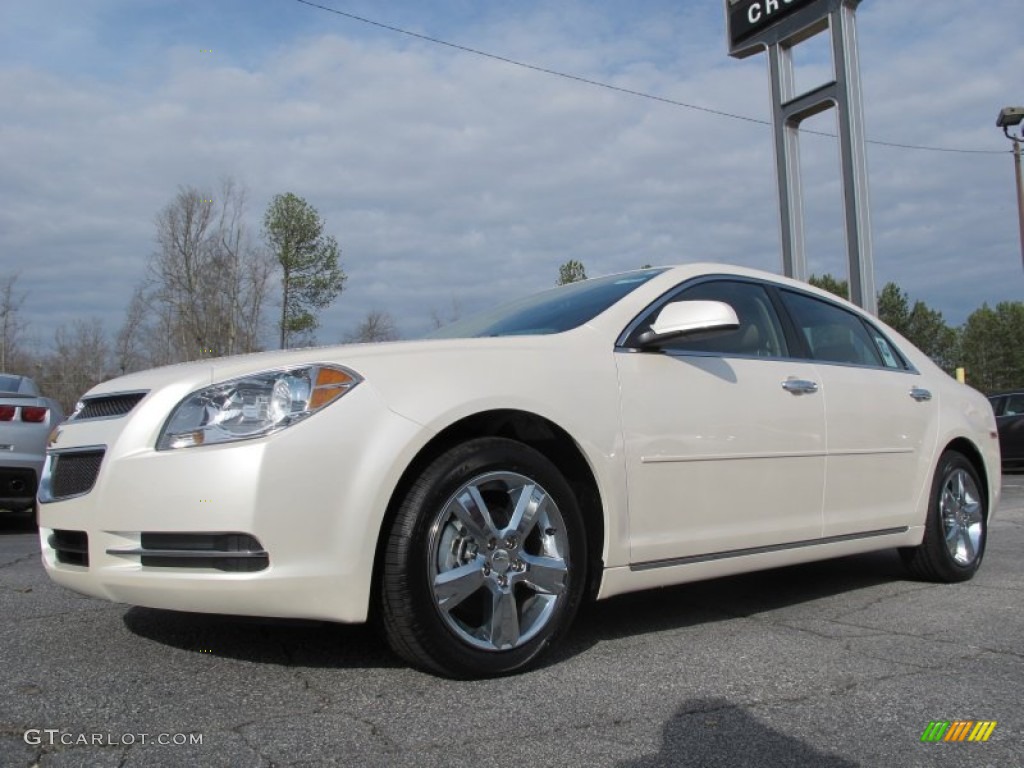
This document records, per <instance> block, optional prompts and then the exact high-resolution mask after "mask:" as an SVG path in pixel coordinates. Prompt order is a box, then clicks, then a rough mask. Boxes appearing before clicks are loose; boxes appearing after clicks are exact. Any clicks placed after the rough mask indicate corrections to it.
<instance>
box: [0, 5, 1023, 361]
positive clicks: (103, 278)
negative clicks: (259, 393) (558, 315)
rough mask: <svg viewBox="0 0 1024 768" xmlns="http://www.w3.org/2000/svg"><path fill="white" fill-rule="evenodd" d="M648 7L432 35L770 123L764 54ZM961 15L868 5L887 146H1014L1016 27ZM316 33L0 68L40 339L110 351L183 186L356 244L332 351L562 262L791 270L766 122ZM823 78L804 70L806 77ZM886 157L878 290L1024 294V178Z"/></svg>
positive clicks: (827, 246) (871, 127)
mask: <svg viewBox="0 0 1024 768" xmlns="http://www.w3.org/2000/svg"><path fill="white" fill-rule="evenodd" d="M652 5H653V6H655V7H654V9H652V12H651V13H649V14H648V15H647V16H646V17H644V18H642V19H631V20H629V21H628V23H624V22H623V20H622V19H621V18H619V17H616V18H614V19H613V18H611V16H610V15H609V14H610V11H607V9H604V8H601V7H600V6H598V8H597V9H595V8H592V7H587V6H584V5H581V4H569V5H561V4H560V5H557V6H556V5H553V4H549V5H543V4H541V5H540V6H539V7H536V8H534V9H533V10H532V11H531V12H529V13H520V14H514V13H513V12H512V11H511V10H509V11H507V12H500V13H499V12H498V11H496V10H493V9H491V10H490V11H489V12H488V13H486V14H483V16H482V17H476V18H475V19H474V23H473V25H472V26H470V27H461V28H455V29H446V28H440V29H434V28H431V29H424V30H423V31H425V32H427V33H429V34H434V35H437V36H440V37H452V38H454V39H457V40H458V41H459V42H463V43H467V44H470V45H474V46H477V47H482V48H486V49H488V50H494V51H495V52H496V53H500V54H502V55H508V56H512V57H515V58H521V59H525V60H528V61H530V62H532V63H536V64H538V65H540V66H545V67H551V68H555V69H563V70H566V71H570V72H573V73H576V74H579V75H582V76H584V77H590V78H594V79H603V80H607V81H609V82H612V83H614V84H616V85H618V86H620V87H625V88H631V89H636V90H641V91H647V92H651V93H654V94H656V95H660V96H663V97H666V98H672V99H676V100H680V101H685V102H688V103H695V104H700V105H706V106H709V107H713V108H717V109H724V110H728V111H734V112H737V113H742V114H745V115H750V116H753V117H757V118H762V119H763V118H766V117H767V116H768V97H767V88H768V83H767V73H766V66H765V62H764V61H763V57H755V58H754V59H751V60H748V61H744V62H735V61H732V60H730V59H728V57H727V56H726V54H725V43H724V32H723V31H722V29H721V26H720V25H721V23H722V20H721V17H720V16H721V14H720V9H716V13H709V12H707V11H706V10H704V9H697V8H696V7H695V6H693V5H692V4H684V6H683V7H682V9H679V8H678V6H675V5H671V6H670V5H669V4H667V3H666V4H662V3H653V4H652ZM962 7H963V6H962V4H959V3H957V4H954V3H951V2H948V1H945V2H935V1H932V2H924V1H923V0H901V2H899V3H895V4H894V3H870V4H865V5H864V6H862V8H861V10H860V11H859V14H858V18H859V21H860V31H861V35H860V39H861V49H862V59H863V61H862V64H863V69H864V76H865V93H866V117H867V123H868V131H869V134H870V135H871V136H872V137H874V138H877V139H883V140H888V141H898V142H910V143H922V144H929V145H931V144H935V145H938V144H942V145H952V146H962V147H974V148H988V149H999V150H1002V149H1008V148H1009V144H1008V142H1006V141H1005V139H1003V138H1002V137H1001V136H999V134H998V132H997V130H996V129H995V127H994V124H993V121H994V118H995V114H996V112H997V111H998V109H999V107H1001V106H1004V102H1006V103H1009V102H1013V101H1014V100H1016V101H1018V102H1019V101H1021V98H1022V96H1021V94H1020V91H1019V87H1018V86H1017V82H1018V78H1017V76H1016V74H1015V73H1019V72H1020V71H1021V69H1022V67H1021V65H1022V64H1024V51H1022V48H1021V43H1020V41H1019V40H1018V39H1017V38H1018V37H1019V36H1018V35H1016V34H1015V30H1014V29H1013V28H1012V25H1007V24H1005V18H1006V17H1008V16H1010V15H1011V14H1012V13H1014V12H1015V11H1016V7H1015V4H1013V3H1011V2H1009V0H1000V1H999V2H995V1H994V2H991V3H988V4H986V6H985V9H984V10H980V9H972V12H971V14H970V15H966V14H964V13H963V12H962V11H961V10H959V9H962ZM302 10H303V11H309V9H302ZM506 14H507V15H506ZM323 15H324V17H325V18H323V19H321V20H320V21H319V22H317V24H316V26H317V27H318V28H319V29H321V30H323V31H322V32H321V33H318V34H310V33H309V32H308V30H306V31H303V32H302V33H301V34H300V33H294V34H293V35H292V36H291V37H287V36H286V37H285V38H282V39H279V40H277V41H276V42H275V43H273V44H272V45H270V44H267V43H265V42H261V43H259V45H258V46H257V47H255V48H253V47H252V46H253V45H254V44H252V43H251V42H250V43H249V47H246V48H245V50H244V51H242V48H243V47H244V46H245V45H246V40H245V39H243V37H242V35H240V34H238V35H237V36H235V37H233V33H232V27H231V25H230V21H231V19H230V15H227V14H226V15H224V16H223V17H222V18H221V21H222V22H223V24H224V26H223V28H220V29H216V30H209V29H207V30H205V32H204V34H205V35H206V36H207V37H208V38H210V39H216V40H217V43H216V44H215V53H214V55H212V56H210V55H207V56H205V58H204V55H202V54H200V53H199V52H198V49H196V48H195V46H194V45H192V44H191V40H190V41H188V42H176V43H173V44H171V45H164V46H163V47H162V48H159V49H157V50H156V51H155V52H154V53H152V54H151V55H152V56H153V58H148V59H146V60H140V61H137V62H135V63H134V64H133V65H132V66H131V67H125V68H124V70H123V71H124V72H125V73H128V74H124V75H122V76H118V77H115V78H110V77H109V76H107V75H105V74H104V72H106V71H107V68H106V67H105V68H104V72H100V73H93V72H91V71H90V68H89V66H88V62H84V63H83V66H82V68H81V71H80V72H77V73H68V72H59V73H57V72H52V71H49V70H47V69H46V68H45V66H44V65H43V64H42V63H41V61H40V60H38V59H36V58H33V57H31V56H28V55H27V54H26V52H25V51H24V50H22V51H21V53H20V54H19V56H20V58H19V59H16V60H11V59H9V58H7V59H2V60H0V100H2V103H4V104H5V105H7V111H8V113H9V115H10V117H9V119H5V120H4V121H3V123H0V146H3V147H4V153H3V155H2V156H0V199H2V201H3V206H2V208H0V272H10V271H14V270H20V271H21V273H22V284H23V286H24V287H26V288H28V289H29V290H30V292H31V296H30V299H29V301H28V302H27V303H26V307H25V309H26V314H27V317H28V319H29V320H30V321H31V323H32V324H33V325H34V326H35V327H36V328H37V331H39V332H40V335H41V336H42V337H43V338H45V337H48V336H49V335H50V334H52V329H53V327H55V325H56V324H57V323H59V322H64V321H67V320H70V319H72V318H75V317H80V316H87V315H96V316H100V317H102V318H103V319H104V321H105V324H106V327H107V328H108V330H113V329H115V328H116V327H117V325H118V324H119V322H120V318H121V312H122V310H123V306H124V305H125V304H126V303H127V301H128V298H129V295H130V291H131V288H132V286H133V285H134V284H135V283H136V282H137V281H138V280H139V279H141V278H142V276H143V274H144V270H145V261H146V257H147V256H148V255H149V253H150V252H151V251H152V249H153V231H154V228H153V218H154V216H155V214H156V213H157V211H158V210H159V209H160V208H161V207H162V206H163V205H165V204H166V203H167V202H169V201H170V199H171V198H172V197H173V195H174V194H175V191H176V189H177V187H178V186H179V185H186V184H194V185H197V186H205V187H208V188H210V189H215V188H216V186H217V182H218V178H219V177H220V176H222V175H225V174H231V175H234V176H236V177H237V178H238V179H239V180H241V181H243V182H245V183H246V184H247V185H248V186H249V189H250V198H251V210H250V214H251V221H252V224H253V226H254V227H258V225H259V221H260V219H261V216H262V212H263V209H264V208H265V206H266V205H267V203H268V202H269V200H270V198H271V197H272V196H273V195H274V194H277V193H280V192H285V191H291V192H295V193H296V194H299V195H302V196H303V197H305V198H306V199H307V200H308V201H309V202H310V203H312V204H313V205H314V206H316V207H317V208H318V209H319V211H320V212H321V214H322V215H323V217H324V218H325V220H326V222H327V225H328V229H329V231H331V232H332V233H333V234H335V235H336V236H337V238H338V240H339V242H340V243H341V246H342V249H343V254H342V258H343V265H344V267H345V269H346V271H347V272H348V273H349V275H350V281H349V286H348V288H347V290H346V292H345V293H344V294H343V296H342V297H341V299H340V301H339V302H338V304H337V306H336V307H335V308H332V309H331V310H330V311H329V312H327V313H326V314H325V316H324V327H323V329H322V331H321V333H320V338H321V340H322V341H333V340H336V339H338V338H340V337H341V336H342V335H343V334H344V333H345V332H346V331H347V330H349V329H350V328H351V327H352V326H353V325H355V323H356V322H357V321H358V320H359V319H360V318H361V316H362V315H364V314H365V312H366V311H367V310H368V309H370V308H380V309H385V310H388V311H390V312H391V313H392V314H393V315H394V316H395V317H396V319H397V321H398V324H399V326H400V327H401V328H402V330H403V331H405V332H406V333H415V332H419V331H422V330H425V329H426V328H427V327H428V326H429V317H430V311H431V309H432V308H434V309H437V310H439V311H441V312H444V311H446V310H447V309H448V307H449V306H450V304H451V300H452V297H453V296H454V297H458V298H459V300H460V302H461V303H462V305H463V307H464V308H465V309H467V310H469V309H473V308H479V307H483V306H486V305H489V304H491V303H493V302H495V301H497V300H500V299H502V298H506V297H512V296H516V295H520V294H523V293H526V292H529V291H531V290H534V289H536V288H539V287H544V286H547V285H550V284H552V283H553V282H554V280H555V278H556V276H557V267H558V265H559V264H560V263H561V262H563V261H565V260H566V259H569V258H576V259H580V260H582V261H583V262H584V263H585V264H586V265H587V267H588V271H589V272H590V273H591V274H598V273H601V272H606V271H612V270H618V269H628V268H632V267H635V266H638V265H640V264H641V263H645V262H650V263H656V264H657V263H671V262H677V261H684V260H694V259H700V260H704V259H712V260H720V261H731V262H737V263H743V264H748V265H752V266H758V267H762V268H766V269H770V270H778V269H779V268H780V266H779V265H780V260H779V255H778V253H779V245H778V222H777V202H776V198H775V181H774V161H773V158H772V153H771V132H770V129H769V128H768V127H766V126H759V125H756V124H751V123H745V122H739V121H732V120H727V119H724V118H721V117H715V116H711V115H707V114H704V113H701V112H695V111H692V110H687V109H683V108H679V107H674V106H671V105H667V104H663V103H658V102H656V101H652V100H646V99H641V98H637V97H634V96H628V95H625V94H621V93H615V92H612V91H609V90H605V89H600V88H597V87H594V86H588V85H585V84H582V83H577V82H572V81H569V80H565V79H561V78H557V77H553V76H550V75H544V74H541V73H537V72H533V71H529V70H524V69H521V68H516V67H513V66H510V65H508V64H504V63H501V62H497V61H494V60H489V59H483V58H479V57H474V56H472V55H469V54H466V53H460V52H457V51H453V50H451V49H448V48H444V47H440V46H432V45H429V44H427V43H423V42H417V41H410V40H408V39H405V38H402V37H399V36H392V35H384V34H378V33H374V34H369V35H366V36H363V35H362V34H361V31H360V27H359V26H358V25H357V24H354V23H353V22H344V23H341V22H340V21H339V20H338V19H336V18H334V17H332V16H330V15H328V14H323ZM449 18H450V17H449ZM392 21H395V20H394V19H392ZM80 23H82V24H90V23H92V24H99V23H100V22H99V21H96V20H95V19H93V20H89V19H83V20H82V21H81V22H80ZM399 23H400V22H399ZM449 23H453V22H450V21H449ZM421 28H422V27H421ZM272 31H273V30H269V31H267V30H265V32H266V33H267V35H268V36H269V33H270V32H272ZM123 32H124V33H125V34H130V33H131V30H130V29H127V30H123ZM143 32H145V30H142V31H140V34H142V33H143ZM214 32H215V33H216V34H214ZM449 33H450V34H449ZM66 34H67V35H68V36H69V39H75V38H76V36H77V37H81V38H84V39H93V38H97V39H98V38H102V37H103V35H100V34H98V33H93V32H92V31H91V30H89V29H85V30H79V31H77V32H75V31H74V30H71V31H68V32H67V33H66ZM463 35H472V38H471V39H466V38H465V37H463ZM143 36H145V35H143ZM236 47H237V48H238V49H239V51H240V52H239V53H238V55H234V56H233V55H232V53H231V51H232V50H233V48H236ZM220 51H223V52H224V53H223V54H220V53H218V52H220ZM997 52H1001V54H997ZM243 54H244V55H243ZM252 61H255V62H258V63H257V64H249V63H248V62H252ZM822 66H823V65H822V62H821V61H820V60H816V57H815V56H811V57H810V60H809V61H808V67H809V68H810V69H809V71H811V72H813V73H815V74H820V72H821V71H822ZM803 150H804V161H805V163H804V167H805V169H806V173H807V178H806V181H805V183H806V189H807V192H808V226H809V232H808V242H809V244H810V246H811V258H812V260H811V264H812V268H815V269H817V270H818V271H821V270H820V267H822V266H824V267H826V268H828V269H831V270H832V271H837V270H841V269H843V258H842V253H843V248H844V246H843V243H842V240H841V233H840V232H839V231H838V229H837V226H838V222H839V214H838V187H837V186H836V185H835V182H834V176H835V174H836V173H837V168H838V166H837V160H836V151H835V146H834V141H832V140H830V139H821V138H815V137H806V138H805V139H804V141H803ZM869 162H870V171H871V184H872V188H871V193H872V203H873V205H872V209H873V219H874V225H875V238H874V239H875V253H876V262H877V273H878V282H879V284H881V283H883V282H885V281H886V280H890V279H893V280H897V281H898V282H900V284H901V285H902V286H903V287H904V288H905V289H906V290H907V291H909V292H910V294H911V295H912V296H913V297H915V298H923V299H925V300H927V301H928V302H929V303H930V304H932V305H933V306H935V307H936V308H938V309H941V310H943V311H944V312H945V313H946V314H947V316H948V317H949V318H950V319H952V320H954V321H956V322H959V321H961V320H963V318H964V316H965V315H966V314H967V313H968V312H969V311H970V310H972V309H973V308H975V307H976V306H978V305H979V304H980V303H981V302H982V301H989V302H993V301H997V300H1002V299H1019V298H1020V295H1021V291H1020V287H1021V270H1020V264H1019V254H1018V253H1017V250H1016V248H1017V235H1016V219H1015V218H1014V216H1013V183H1012V176H1011V175H1010V160H1009V158H1008V156H1003V155H998V156H992V155H954V154H939V153H931V152H920V151H912V150H902V149H894V148H888V147H879V146H872V147H871V149H870V156H869Z"/></svg>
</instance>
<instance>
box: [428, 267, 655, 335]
mask: <svg viewBox="0 0 1024 768" xmlns="http://www.w3.org/2000/svg"><path fill="white" fill-rule="evenodd" d="M664 271H665V270H664V269H644V270H641V271H638V272H626V273H623V274H618V275H609V276H608V277H596V278H593V279H592V280H582V281H580V282H578V283H570V284H569V285H562V286H559V287H558V288H552V289H550V290H547V291H544V292H542V293H536V294H534V295H532V296H527V297H525V298H522V299H517V300H515V301H511V302H509V303H508V304H503V305H501V306H500V307H497V308H496V309H491V310H488V311H486V312H481V313H480V314H478V315H474V316H473V317H467V318H466V319H465V320H459V321H457V322H455V323H452V324H451V325H446V326H445V327H444V328H438V329H437V330H436V331H434V332H433V333H431V334H429V335H428V336H427V338H428V339H469V338H474V337H480V336H528V335H529V336H536V335H544V334H549V333H561V332H562V331H568V330H570V329H572V328H576V327H578V326H580V325H583V324H584V323H586V322H588V321H589V320H592V319H593V318H595V317H597V316H598V315H599V314H601V313H602V312H604V311H605V310H606V309H608V307H610V306H611V305H612V304H614V303H615V302H617V301H618V300H619V299H621V298H622V297H623V296H625V295H626V294H627V293H629V292H630V291H633V290H634V289H636V288H638V287H639V286H641V285H643V284H644V283H646V282H647V281H648V280H650V279H651V278H652V277H654V276H655V275H660V274H661V273H662V272H664Z"/></svg>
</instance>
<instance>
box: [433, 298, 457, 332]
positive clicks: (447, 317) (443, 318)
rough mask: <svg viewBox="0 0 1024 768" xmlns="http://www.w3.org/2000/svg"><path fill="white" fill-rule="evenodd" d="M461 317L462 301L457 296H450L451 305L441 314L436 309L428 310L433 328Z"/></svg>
mask: <svg viewBox="0 0 1024 768" xmlns="http://www.w3.org/2000/svg"><path fill="white" fill-rule="evenodd" d="M461 317H462V302H461V301H459V299H458V297H457V296H452V305H451V308H450V309H449V311H448V312H446V313H445V314H443V315H442V314H441V313H440V312H439V311H438V310H437V309H431V310H430V324H431V325H432V326H433V327H434V328H435V329H437V328H441V327H443V326H445V325H448V324H449V323H454V322H455V321H456V320H458V319H459V318H461Z"/></svg>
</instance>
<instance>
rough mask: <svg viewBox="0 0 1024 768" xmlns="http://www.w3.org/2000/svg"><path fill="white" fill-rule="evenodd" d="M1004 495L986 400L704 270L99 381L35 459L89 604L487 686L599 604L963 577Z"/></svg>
mask: <svg viewBox="0 0 1024 768" xmlns="http://www.w3.org/2000/svg"><path fill="white" fill-rule="evenodd" d="M999 488H1000V456H999V446H998V440H997V432H996V423H995V418H994V416H993V413H992V408H991V407H990V405H989V403H988V401H987V400H986V399H985V398H984V397H983V396H982V395H981V394H979V393H977V392H975V391H974V390H972V389H969V388H967V387H965V386H963V385H961V384H959V383H957V382H956V381H954V380H953V379H951V378H950V377H948V376H947V375H946V374H945V373H943V371H941V370H940V369H939V368H938V367H936V366H935V365H934V364H933V363H932V362H931V361H930V360H929V359H928V357H927V356H925V355H924V354H922V353H921V352H920V351H918V350H917V349H915V348H914V347H913V346H912V345H911V344H910V343H908V342H907V340H906V339H904V338H902V337H901V336H899V335H898V334H897V333H895V332H894V331H893V330H892V329H891V328H888V327H886V326H885V325H883V324H882V323H880V322H879V321H878V320H877V319H876V318H874V317H872V316H870V315H868V314H865V313H864V312H862V311H861V310H859V309H857V308H856V307H854V306H852V305H851V304H849V303H847V302H844V301H842V300H840V299H837V298H835V297H834V296H831V295H829V294H826V293H823V292H822V291H819V290H816V289H814V288H812V287H810V286H808V285H806V284H804V283H800V282H796V281H794V280H789V279H786V278H782V277H778V276H774V275H769V274H767V273H762V272H757V271H753V270H748V269H743V268H738V267H726V266H723V265H720V264H703V265H701V264H694V265H688V266H681V267H674V268H666V269H662V268H658V269H646V270H642V271H637V272H630V273H624V274H619V275H612V276H609V277H602V278H598V279H593V280H587V281H583V282H579V283H574V284H571V285H567V286H563V287H560V288H555V289H553V290H549V291H546V292H544V293H540V294H537V295H535V296H532V297H529V298H525V299H521V300H518V301H513V302H512V303H510V304H507V305H504V306H501V307H498V308H496V309H493V310H491V311H488V312H486V313H484V314H482V315H480V316H477V317H474V318H470V319H467V320H463V321H460V322H457V323H455V324H453V325H451V326H449V327H447V328H444V329H442V330H441V331H439V332H437V333H435V334H434V336H433V338H430V339H426V340H422V341H413V342H394V343H387V344H367V345H349V346H337V347H322V348H317V349H301V350H291V351H283V352H269V353H262V354H257V355H248V356H243V357H233V358H225V359H219V360H206V361H202V362H195V363H187V364H183V365H177V366H171V367H168V368H161V369H157V370H151V371H144V372H141V373H134V374H130V375H128V376H124V377H121V378H118V379H114V380H112V381H108V382H106V383H104V384H101V385H99V386H97V387H95V388H93V389H92V390H90V391H89V392H87V393H86V394H85V395H84V396H83V397H82V400H81V402H80V403H79V405H78V406H77V408H76V409H75V411H74V413H73V415H72V416H71V418H70V419H69V421H68V422H67V423H66V424H65V425H64V426H63V427H62V428H61V429H60V430H59V433H57V434H56V435H55V436H54V438H53V439H52V440H51V446H50V449H49V455H48V458H47V463H46V467H45V472H44V477H43V480H42V485H41V487H40V497H39V500H40V502H41V512H40V519H41V529H40V536H41V543H42V555H43V562H44V564H45V567H46V570H47V571H48V573H49V575H50V576H51V577H52V578H53V580H54V581H56V582H58V583H59V584H62V585H64V586H66V587H69V588H70V589H73V590H77V591H79V592H82V593H84V594H87V595H94V596H97V597H103V598H107V599H109V600H114V601H118V602H123V603H129V604H133V605H140V606H149V607H152V608H163V609H173V610H181V611H200V612H211V613H229V614H247V615H256V616H268V617H269V616H273V617H295V618H306V619H322V620H330V621H337V622H363V621H366V620H367V619H369V618H370V617H371V616H373V617H375V618H376V619H377V623H379V625H380V626H381V628H382V630H383V632H384V634H385V636H386V638H387V640H388V642H389V643H390V645H391V647H392V648H393V649H394V650H395V651H396V652H397V653H398V654H399V655H400V656H402V657H403V658H404V659H406V660H407V661H408V662H410V663H412V664H414V665H416V666H418V667H421V668H423V669H425V670H428V671H432V672H434V673H438V674H442V675H447V676H452V677H486V676H494V675H501V674H507V673H511V672H515V671H519V670H522V669H524V668H527V667H528V666H529V665H531V664H534V663H535V662H536V661H537V660H538V659H539V658H540V657H541V656H542V654H543V653H544V652H545V650H547V649H548V648H550V647H551V646H552V645H553V644H555V643H556V641H557V640H558V639H559V638H560V637H561V636H562V635H564V633H565V632H566V630H567V629H568V627H569V625H570V623H571V621H572V619H573V616H574V614H575V613H576V610H577V607H578V606H579V605H580V603H581V601H583V600H584V599H587V598H590V597H596V598H606V597H611V596H613V595H618V594H622V593H625V592H631V591H634V590H640V589H646V588H650V587H659V586H665V585H669V584H679V583H683V582H689V581H694V580H698V579H708V578H715V577H719V576H724V575H727V574H734V573H740V572H745V571H753V570H757V569H763V568H773V567H778V566H784V565H790V564H793V563H802V562H807V561H811V560H819V559H824V558H830V557H837V556H842V555H851V554H854V553H859V552H867V551H870V550H879V549H886V548H890V547H894V548H898V549H899V551H900V553H901V554H902V556H903V559H904V560H905V562H906V564H907V566H908V567H909V569H910V571H911V572H912V573H913V574H914V575H915V576H917V577H918V578H923V579H928V580H933V581H940V582H958V581H963V580H965V579H969V578H971V576H973V575H974V573H975V571H976V570H977V569H978V567H979V565H980V564H981V561H982V557H983V555H984V552H985V541H986V534H987V530H988V525H989V523H990V522H991V519H992V514H993V511H994V510H995V508H996V506H997V503H998V497H999Z"/></svg>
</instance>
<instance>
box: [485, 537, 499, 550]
mask: <svg viewBox="0 0 1024 768" xmlns="http://www.w3.org/2000/svg"><path fill="white" fill-rule="evenodd" d="M497 544H498V543H497V542H496V541H495V540H494V539H488V540H487V548H488V549H494V548H495V547H496V546H497Z"/></svg>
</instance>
